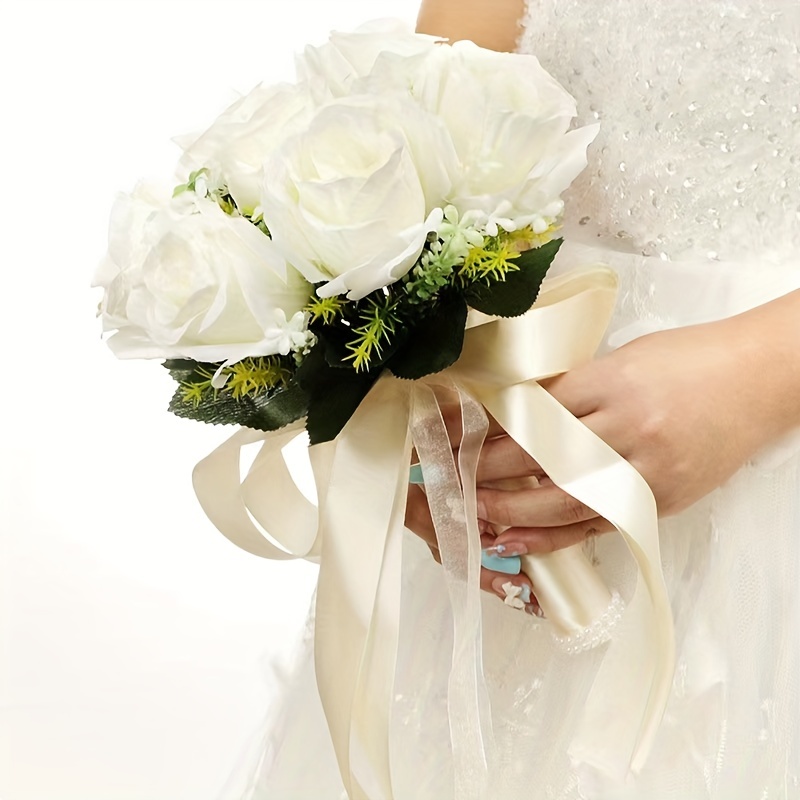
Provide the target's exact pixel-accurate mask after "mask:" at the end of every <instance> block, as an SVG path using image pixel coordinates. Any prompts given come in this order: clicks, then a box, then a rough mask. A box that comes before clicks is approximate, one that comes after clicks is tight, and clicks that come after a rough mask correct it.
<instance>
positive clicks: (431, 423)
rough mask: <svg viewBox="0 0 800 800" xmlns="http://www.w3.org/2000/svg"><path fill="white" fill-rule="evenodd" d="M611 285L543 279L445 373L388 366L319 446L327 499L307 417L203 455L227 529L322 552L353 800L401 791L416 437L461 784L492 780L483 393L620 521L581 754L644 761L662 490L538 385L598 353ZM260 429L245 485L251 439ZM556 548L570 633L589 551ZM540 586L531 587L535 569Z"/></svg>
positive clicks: (660, 653) (319, 618)
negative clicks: (404, 616)
mask: <svg viewBox="0 0 800 800" xmlns="http://www.w3.org/2000/svg"><path fill="white" fill-rule="evenodd" d="M615 295H616V276H615V274H614V273H613V272H612V271H611V270H609V269H607V268H604V267H596V268H592V269H590V270H583V271H576V272H572V273H569V274H567V275H563V276H561V277H558V278H555V279H548V280H546V281H545V282H544V284H543V286H542V291H541V292H540V295H539V298H538V299H537V301H536V303H535V304H534V306H533V307H532V308H531V310H530V311H528V312H527V313H526V314H524V315H522V316H520V317H514V318H510V319H497V318H491V317H485V316H484V315H480V314H475V315H473V316H472V317H471V318H470V321H469V322H468V330H467V331H466V333H465V341H464V348H463V351H462V354H461V357H460V358H459V360H458V361H457V362H456V364H454V365H453V366H452V367H450V368H449V369H448V370H445V371H444V372H442V373H439V374H437V375H435V376H430V377H429V378H428V379H426V380H423V381H416V382H409V381H400V380H398V379H396V378H394V377H392V376H391V375H388V374H386V375H384V376H382V377H381V378H380V379H379V380H378V381H377V383H376V384H375V386H374V387H373V389H372V390H371V392H370V393H369V395H368V396H367V397H366V398H365V399H364V401H363V402H362V403H361V405H360V406H359V407H358V409H357V411H356V413H355V414H354V415H353V417H352V418H351V420H350V421H349V422H348V424H347V425H346V426H345V428H344V429H343V430H342V432H341V433H340V435H339V436H338V437H337V439H336V440H335V441H334V442H328V443H325V444H321V445H315V446H313V447H311V448H310V449H309V455H310V460H311V464H312V468H313V470H314V477H315V482H316V485H317V491H318V508H317V507H314V506H313V505H312V504H311V503H309V502H308V501H307V500H306V499H305V497H304V496H303V495H302V494H301V493H300V491H299V490H298V488H297V487H296V486H295V484H294V481H293V480H292V478H291V476H290V475H289V472H288V470H287V467H286V464H285V462H284V459H283V456H282V454H281V448H282V447H283V446H284V445H285V444H287V443H288V442H289V441H290V440H291V439H292V438H294V437H295V436H296V435H297V434H298V432H299V431H300V430H301V429H302V425H301V424H300V423H298V424H295V425H292V426H289V427H287V428H285V429H282V430H280V431H277V432H273V433H263V432H260V431H253V430H249V429H241V430H240V431H239V432H237V433H236V434H234V435H233V436H232V437H231V438H230V439H229V440H228V441H226V442H225V443H223V444H222V445H221V446H220V447H219V448H217V449H216V450H215V451H214V452H212V453H211V454H210V455H209V456H207V457H206V458H205V459H203V460H202V461H201V462H200V463H199V464H198V465H197V466H196V468H195V470H194V475H193V481H194V487H195V491H196V493H197V496H198V499H199V501H200V503H201V505H202V507H203V509H204V511H205V512H206V514H207V515H208V517H209V519H210V520H211V521H212V522H213V523H214V525H215V526H216V527H217V528H218V529H219V530H220V532H221V533H223V534H224V535H225V536H226V537H228V538H229V539H230V540H231V541H232V542H234V543H235V544H237V545H238V546H239V547H242V548H243V549H245V550H247V551H248V552H250V553H253V554H255V555H259V556H263V557H266V558H274V559H288V558H310V559H313V560H316V561H319V563H320V573H319V583H318V587H317V604H316V625H315V659H316V673H317V682H318V686H319V692H320V697H321V699H322V704H323V708H324V710H325V714H326V717H327V721H328V726H329V729H330V733H331V738H332V741H333V745H334V749H335V751H336V756H337V759H338V764H339V769H340V772H341V775H342V780H343V782H344V785H345V788H346V790H347V793H348V796H349V797H350V798H351V800H369V799H370V798H371V799H372V800H375V798H376V797H381V798H385V800H391V798H392V797H393V793H392V782H391V770H390V763H389V741H388V731H389V725H390V714H391V706H392V697H393V692H392V688H393V681H394V667H395V659H396V653H397V640H398V625H399V616H400V563H401V540H402V532H403V520H404V515H405V502H406V494H407V484H408V465H409V463H410V457H411V450H412V443H413V444H414V445H416V447H417V450H418V453H419V454H420V458H421V461H422V467H423V473H424V475H425V482H426V491H427V492H428V498H429V502H430V505H431V509H432V515H433V517H434V521H435V523H436V527H437V537H438V538H439V544H440V548H441V552H442V562H443V567H444V571H445V580H446V584H447V588H448V591H449V594H450V600H451V604H452V606H453V614H454V623H455V625H454V657H453V668H452V671H451V675H450V681H449V695H448V703H449V707H450V708H451V709H453V708H454V707H456V706H457V707H458V710H459V717H460V719H461V720H466V721H467V724H465V725H464V724H462V725H460V726H459V728H458V730H455V728H454V727H453V726H451V735H452V744H453V757H454V761H455V764H454V766H455V769H454V774H455V775H456V776H457V777H456V781H457V786H456V796H458V797H460V798H480V797H482V796H484V792H485V791H486V789H487V785H486V781H487V777H488V775H489V765H490V762H491V757H492V754H491V731H490V726H489V722H488V710H487V709H488V693H487V691H486V687H485V685H484V682H483V675H482V671H481V657H480V652H481V634H480V597H479V589H478V573H479V570H480V543H479V534H478V529H477V521H476V514H475V509H476V506H475V470H476V467H477V461H478V456H479V453H480V448H481V445H482V443H483V438H484V436H485V432H486V418H485V414H484V413H483V410H482V407H483V408H486V409H487V410H488V411H489V412H490V413H491V414H492V415H493V416H494V417H495V419H497V421H498V422H499V423H500V425H501V426H502V427H503V428H504V429H505V430H506V431H507V432H508V434H509V435H510V436H511V437H512V438H513V439H515V440H516V441H517V443H519V444H520V445H521V446H522V447H523V448H524V449H525V450H526V451H527V452H528V453H530V455H531V456H532V457H533V458H534V459H535V460H536V461H537V462H538V463H539V464H540V466H541V467H542V469H543V470H544V471H545V472H546V473H547V475H548V476H549V477H550V478H551V479H552V480H553V482H554V483H555V484H556V485H558V486H560V487H561V488H562V489H564V490H565V491H566V492H568V493H569V494H571V495H572V496H573V497H575V498H576V499H578V500H579V501H580V502H582V503H584V504H585V505H587V506H588V507H590V508H592V509H593V510H594V511H595V512H597V513H598V514H599V515H600V516H603V517H605V518H606V519H608V520H609V521H610V522H611V523H612V524H614V525H615V526H616V528H617V530H618V531H619V532H620V533H621V535H622V536H623V537H624V539H625V541H626V543H627V545H628V547H629V549H630V552H631V553H632V555H633V557H634V559H635V560H636V562H637V564H638V567H639V576H640V579H639V581H638V583H637V588H636V591H635V593H634V595H633V597H632V598H631V599H630V600H629V602H628V606H627V609H626V611H625V616H624V625H623V627H624V631H625V633H626V635H623V636H620V637H615V638H614V639H613V640H612V641H611V643H610V645H609V646H608V650H607V651H606V653H605V655H604V658H603V662H602V665H601V667H600V669H599V671H598V674H597V677H596V679H595V683H594V685H593V688H592V691H591V693H590V696H589V698H588V701H587V703H586V708H585V711H584V715H583V721H582V723H581V727H580V730H579V731H578V734H577V736H576V737H575V739H574V740H573V743H572V746H571V748H570V755H571V756H572V758H573V761H574V762H575V763H576V765H579V766H581V767H584V768H586V769H588V770H589V771H590V772H591V773H592V774H594V775H599V776H605V777H606V778H611V779H612V780H618V779H622V778H624V776H625V775H626V774H627V773H628V771H629V770H632V771H634V772H636V771H638V770H639V769H640V768H641V767H642V765H643V763H644V761H645V759H646V758H647V755H648V752H649V750H650V748H651V746H652V743H653V739H654V736H655V734H656V731H657V729H658V725H659V723H660V720H661V716H662V714H663V711H664V708H665V706H666V701H667V698H668V696H669V691H670V687H671V682H672V674H673V669H674V659H675V655H674V653H675V645H674V632H673V625H672V615H671V611H670V607H669V603H668V598H667V593H666V586H665V583H664V577H663V573H662V571H661V562H660V555H659V544H658V524H657V513H656V506H655V501H654V499H653V495H652V492H651V491H650V489H649V487H648V486H647V484H646V483H645V481H644V479H643V478H642V477H641V476H640V475H639V474H638V472H636V470H635V469H634V468H633V467H632V466H631V465H630V464H628V463H627V462H626V461H625V460H624V459H622V458H621V457H620V456H619V455H617V454H616V453H615V452H614V451H613V450H612V449H611V448H610V447H608V445H606V444H605V443H604V442H603V441H602V440H600V439H599V438H598V437H597V436H595V435H594V434H593V433H592V432H591V431H589V430H588V429H587V428H586V427H585V426H584V425H582V424H581V423H580V422H579V421H578V420H576V419H575V418H574V417H573V416H572V415H571V414H570V413H569V412H568V411H567V410H566V409H564V408H563V407H562V406H561V405H560V404H559V403H558V402H557V401H556V400H555V399H554V398H553V397H552V396H551V395H550V394H548V393H547V392H546V391H545V390H544V389H542V388H541V386H539V385H538V383H537V382H536V381H538V380H541V379H543V378H545V377H550V376H552V375H557V374H560V373H562V372H565V371H567V370H569V369H571V368H573V367H575V366H577V365H579V364H581V363H584V362H586V361H588V360H589V359H591V358H592V356H593V355H594V352H595V350H596V349H597V346H598V345H599V343H600V341H601V340H602V337H603V335H604V332H605V329H606V327H607V325H608V321H609V319H610V316H611V313H612V311H613V307H614V301H615ZM439 384H445V385H447V386H450V387H454V388H455V390H456V391H457V393H458V396H459V399H460V402H461V407H462V418H463V422H464V425H463V430H464V435H463V439H462V442H461V445H460V447H459V465H458V470H457V469H456V465H455V463H454V461H453V456H452V451H451V449H450V445H449V442H448V439H447V434H446V431H445V430H444V426H443V423H442V421H441V414H440V411H439V406H438V400H437V396H436V388H435V387H436V386H437V385H439ZM259 441H260V442H262V445H261V449H260V451H259V453H258V455H257V456H256V458H255V460H254V462H253V464H252V466H251V468H250V470H249V472H248V474H247V477H246V478H245V480H244V481H243V482H242V481H240V477H239V457H240V451H241V448H242V447H243V446H244V445H246V444H249V443H254V442H259ZM459 473H460V480H459ZM253 520H256V521H257V522H258V524H259V525H260V526H261V528H263V530H264V531H268V532H269V537H271V538H267V537H266V536H265V535H264V534H263V532H262V531H261V530H259V528H258V527H256V525H255V524H254V523H253ZM272 540H274V541H272ZM569 551H572V553H571V554H570V553H569ZM560 558H561V561H560V562H558V563H557V564H556V565H555V567H548V566H547V565H544V567H542V565H541V564H540V565H539V567H540V568H544V569H545V570H546V569H550V573H549V574H550V577H551V578H553V579H554V580H555V582H556V583H558V584H559V585H560V586H561V590H560V597H561V601H560V603H559V604H556V606H555V612H554V613H555V615H556V616H557V617H558V619H559V620H560V621H561V624H562V627H563V628H565V629H566V630H573V631H574V630H575V628H576V627H580V625H582V624H584V621H583V620H582V619H581V615H580V613H578V610H579V609H580V607H581V600H582V599H583V598H581V596H580V595H579V594H577V593H576V589H578V590H580V582H579V581H578V580H576V578H577V577H579V576H578V575H577V573H575V574H573V573H572V572H570V563H572V564H575V565H577V567H576V569H578V570H581V569H582V570H584V574H585V570H586V563H585V559H584V558H583V555H582V552H581V551H580V550H579V549H578V548H568V551H567V552H566V554H564V553H562V555H561V556H560ZM354 565H357V567H356V566H354ZM581 565H583V566H581ZM534 586H535V587H536V588H537V590H538V587H537V583H536V579H535V578H534ZM570 591H572V595H570ZM600 596H601V597H602V596H603V595H602V593H601V595H600ZM570 598H572V599H570ZM620 674H622V675H625V676H627V677H628V680H627V682H626V683H625V684H623V685H627V686H628V696H627V697H626V698H625V701H624V702H619V701H620V698H615V697H610V696H609V693H608V692H607V691H605V689H604V687H605V686H609V685H611V683H610V681H611V680H612V679H613V681H614V683H613V685H614V686H618V685H620Z"/></svg>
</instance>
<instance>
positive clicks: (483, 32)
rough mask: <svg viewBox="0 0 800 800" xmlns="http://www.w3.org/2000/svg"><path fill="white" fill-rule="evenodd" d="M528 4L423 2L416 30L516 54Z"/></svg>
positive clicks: (510, 0) (513, 0) (505, 0)
mask: <svg viewBox="0 0 800 800" xmlns="http://www.w3.org/2000/svg"><path fill="white" fill-rule="evenodd" d="M524 10H525V0H422V4H421V6H420V10H419V17H418V18H417V30H418V31H419V32H420V33H429V34H432V35H435V36H442V37H444V38H446V39H449V40H450V41H452V42H455V41H458V40H460V39H469V40H471V41H473V42H475V44H477V45H480V46H481V47H486V48H488V49H490V50H501V51H502V50H505V51H508V52H511V51H513V50H514V48H515V46H516V43H517V39H518V37H519V33H520V30H519V25H520V20H521V19H522V15H523V12H524Z"/></svg>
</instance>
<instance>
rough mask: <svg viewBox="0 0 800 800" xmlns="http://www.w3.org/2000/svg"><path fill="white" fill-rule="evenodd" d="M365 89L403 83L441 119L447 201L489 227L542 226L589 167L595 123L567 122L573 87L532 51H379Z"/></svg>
mask: <svg viewBox="0 0 800 800" xmlns="http://www.w3.org/2000/svg"><path fill="white" fill-rule="evenodd" d="M362 86H363V88H362V90H363V91H365V92H376V93H380V92H391V91H407V92H409V93H410V94H411V95H412V96H413V97H414V99H415V100H416V101H417V102H418V103H420V104H421V105H422V107H423V108H425V109H427V110H428V111H430V112H431V113H433V114H435V115H437V116H438V117H439V118H440V119H441V120H442V121H443V122H444V124H445V125H446V126H447V129H448V131H449V132H450V134H451V136H452V139H453V142H454V144H455V148H456V151H457V153H458V157H459V161H460V165H461V166H460V170H459V179H458V181H457V183H456V184H455V185H454V187H453V192H452V194H451V195H450V196H449V198H448V200H449V201H450V202H451V203H452V204H453V205H454V206H455V207H456V208H457V209H458V210H459V211H460V212H462V213H463V212H465V211H478V212H481V214H482V215H483V216H484V218H485V220H486V222H487V224H488V227H489V230H490V232H492V231H493V230H494V228H495V227H496V225H497V224H498V223H499V224H501V225H502V226H503V227H504V228H505V229H507V230H511V229H518V228H521V227H524V226H526V225H533V227H534V229H535V230H537V232H541V231H542V230H543V229H544V228H546V227H547V224H548V222H549V221H552V219H553V218H555V217H556V216H557V215H558V214H559V213H560V212H561V210H562V208H563V206H562V203H561V201H560V195H561V194H562V192H564V190H565V189H566V188H567V187H568V186H569V184H570V183H571V182H572V181H573V180H574V179H575V177H576V176H577V175H578V174H579V173H580V172H581V170H582V169H583V168H584V167H585V166H586V148H587V147H588V146H589V144H590V143H591V142H592V140H593V139H594V137H595V136H596V135H597V130H598V127H599V126H597V125H590V126H587V127H584V128H579V129H577V130H573V131H570V130H569V127H570V124H571V121H572V119H573V117H574V116H575V113H576V108H575V100H574V99H573V98H572V96H571V95H570V94H569V93H568V92H567V91H566V90H565V89H564V88H563V87H562V86H561V85H560V84H559V83H558V82H557V81H556V80H555V79H554V78H553V77H552V76H551V75H550V74H549V73H547V72H546V71H545V70H544V69H543V68H542V67H541V65H540V64H539V62H538V60H537V59H536V58H535V57H534V56H528V55H520V54H512V53H498V52H495V51H493V50H485V49H483V48H480V47H478V46H476V45H475V44H473V43H472V42H456V43H455V44H453V45H452V46H444V47H442V46H437V47H435V48H432V49H431V50H429V51H428V52H426V53H424V54H422V55H420V56H416V57H412V58H410V59H405V60H400V59H397V58H396V57H395V56H393V55H392V54H390V53H386V54H382V55H381V56H380V57H379V58H378V59H376V62H375V65H374V67H373V70H372V72H371V74H370V75H369V76H368V77H367V78H366V79H364V80H363V81H362Z"/></svg>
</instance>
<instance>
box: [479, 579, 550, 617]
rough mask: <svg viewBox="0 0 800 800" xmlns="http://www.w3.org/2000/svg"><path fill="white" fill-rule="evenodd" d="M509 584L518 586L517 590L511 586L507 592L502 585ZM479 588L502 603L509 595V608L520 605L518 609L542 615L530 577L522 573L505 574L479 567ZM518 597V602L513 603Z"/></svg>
mask: <svg viewBox="0 0 800 800" xmlns="http://www.w3.org/2000/svg"><path fill="white" fill-rule="evenodd" d="M508 584H511V586H512V587H519V592H516V591H514V589H513V588H512V589H511V590H510V592H509V593H508V594H507V593H506V589H505V588H504V587H506V586H508ZM481 589H483V590H484V591H485V592H488V593H489V594H493V595H494V596H495V597H499V598H500V599H501V600H502V601H503V602H504V603H506V598H507V597H508V596H509V594H510V595H511V598H510V601H509V602H507V603H506V605H509V606H510V607H511V608H515V607H516V608H518V607H519V605H520V604H521V605H522V608H520V609H519V610H520V611H526V612H527V613H528V614H532V615H534V616H537V617H541V616H542V610H541V608H540V606H539V601H538V600H537V599H536V595H535V594H534V592H533V586H532V584H531V581H530V578H529V577H528V576H527V575H525V574H524V573H520V574H519V575H505V574H504V573H502V572H494V571H492V570H490V569H481ZM515 596H516V597H517V598H519V602H518V603H514V600H513V598H514V597H515Z"/></svg>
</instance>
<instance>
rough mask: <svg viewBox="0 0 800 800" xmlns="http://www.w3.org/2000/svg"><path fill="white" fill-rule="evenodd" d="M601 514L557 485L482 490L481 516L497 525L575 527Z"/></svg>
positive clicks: (480, 494)
mask: <svg viewBox="0 0 800 800" xmlns="http://www.w3.org/2000/svg"><path fill="white" fill-rule="evenodd" d="M596 516H597V512H595V511H593V510H592V509H591V508H589V507H588V506H586V505H584V504H583V503H581V502H580V501H579V500H576V499H575V498H574V497H572V496H571V495H568V494H567V493H566V492H565V491H564V490H563V489H559V488H558V487H557V486H554V485H551V486H540V487H538V488H535V489H531V488H528V489H511V490H504V489H486V488H479V489H478V517H479V518H480V519H484V520H486V521H487V522H491V523H494V524H495V525H506V526H508V527H515V528H544V527H554V526H561V525H572V524H573V523H575V522H583V521H584V520H588V519H592V518H593V517H596Z"/></svg>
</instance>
